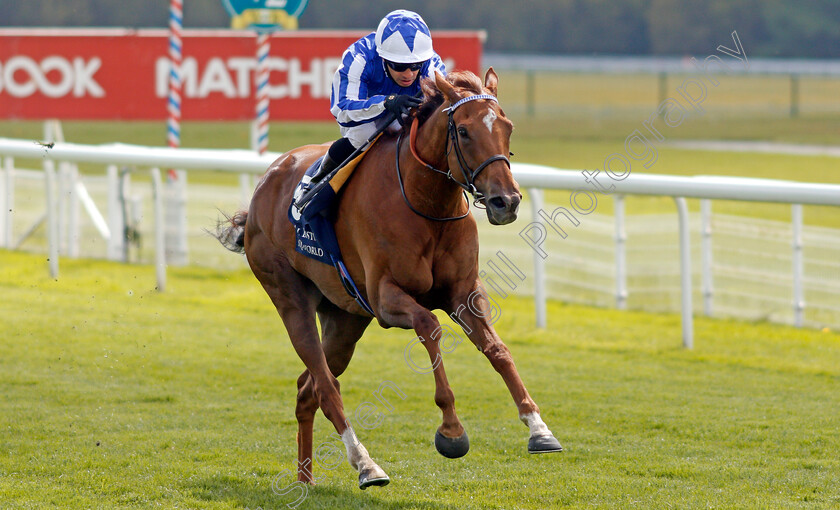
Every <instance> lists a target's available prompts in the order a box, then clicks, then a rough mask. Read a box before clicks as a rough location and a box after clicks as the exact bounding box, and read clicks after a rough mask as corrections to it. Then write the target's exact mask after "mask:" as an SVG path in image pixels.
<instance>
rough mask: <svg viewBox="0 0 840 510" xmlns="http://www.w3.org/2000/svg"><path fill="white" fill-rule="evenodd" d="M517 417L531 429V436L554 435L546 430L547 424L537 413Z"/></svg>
mask: <svg viewBox="0 0 840 510" xmlns="http://www.w3.org/2000/svg"><path fill="white" fill-rule="evenodd" d="M519 419H520V420H522V422H523V423H524V424H525V425H528V428H529V429H531V437H536V436H553V435H554V434H552V433H551V431H550V430H548V426H547V425H546V424H545V422H543V421H542V418H540V414H539V413H528V414H523V415H521V416H519Z"/></svg>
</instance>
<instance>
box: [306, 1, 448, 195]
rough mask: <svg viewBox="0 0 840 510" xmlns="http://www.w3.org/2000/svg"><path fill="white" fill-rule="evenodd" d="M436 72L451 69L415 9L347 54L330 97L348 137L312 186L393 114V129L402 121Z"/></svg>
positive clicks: (391, 19)
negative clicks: (425, 81)
mask: <svg viewBox="0 0 840 510" xmlns="http://www.w3.org/2000/svg"><path fill="white" fill-rule="evenodd" d="M435 71H439V72H440V73H441V74H444V75H445V74H446V67H445V66H444V64H443V61H442V60H441V58H440V56H439V55H438V54H437V53H435V51H434V49H433V48H432V36H431V33H430V32H429V27H428V26H427V25H426V22H425V21H423V18H421V17H420V15H419V14H417V13H415V12H411V11H407V10H403V9H400V10H396V11H393V12H391V13H389V14H388V15H387V16H385V17H384V18H382V21H380V22H379V27H378V28H377V29H376V32H373V33H370V34H368V35H366V36H365V37H362V38H361V39H359V40H358V41H356V42H355V43H353V44H352V45H350V47H349V48H347V50H346V51H345V52H344V54H343V55H342V57H341V66H340V67H339V68H338V70H337V71H336V72H335V76H334V77H333V83H332V93H331V95H330V111H331V112H332V114H333V116H334V117H335V119H336V121H337V122H338V126H339V129H340V131H341V136H342V138H339V139H338V140H336V141H335V142H333V144H332V145H331V146H330V148H329V150H328V151H327V154H326V156H324V159H323V161H322V162H321V167H320V168H319V169H318V171H317V172H316V174H315V175H314V176H313V177H312V181H311V184H310V186H309V189H312V187H313V186H314V184H315V183H316V182H317V181H320V180H321V179H323V178H324V176H326V175H328V174H329V173H330V172H332V171H333V170H334V169H335V168H336V167H338V165H340V164H341V163H343V162H344V160H345V159H347V158H348V157H349V156H350V155H351V154H353V152H354V151H355V150H357V149H360V148H363V147H364V145H365V142H367V140H368V138H370V137H371V135H373V134H374V133H375V132H376V131H377V130H379V129H380V128H382V127H383V126H384V124H385V123H386V122H388V120H389V118H390V116H389V113H392V114H394V115H395V116H396V119H397V120H395V121H394V123H393V127H397V123H398V122H399V123H402V120H403V116H404V115H406V114H407V113H408V111H409V110H410V109H411V108H413V107H415V106H417V105H419V104H420V102H421V99H420V98H421V97H422V91H421V89H420V78H432V79H433V78H434V73H435ZM305 196H306V195H304V197H305ZM304 197H301V198H302V199H303V200H302V202H303V203H305V202H306V200H305V198H304Z"/></svg>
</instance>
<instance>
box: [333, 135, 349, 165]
mask: <svg viewBox="0 0 840 510" xmlns="http://www.w3.org/2000/svg"><path fill="white" fill-rule="evenodd" d="M355 150H356V146H354V145H353V142H352V141H351V140H350V139H349V138H339V139H338V140H336V141H334V142H333V144H332V145H330V148H329V150H327V154H329V156H330V159H332V160H333V161H335V162H336V163H338V164H341V163H342V162H343V161H344V160H345V159H347V158H348V157H349V156H350V155H351V154H353V151H355Z"/></svg>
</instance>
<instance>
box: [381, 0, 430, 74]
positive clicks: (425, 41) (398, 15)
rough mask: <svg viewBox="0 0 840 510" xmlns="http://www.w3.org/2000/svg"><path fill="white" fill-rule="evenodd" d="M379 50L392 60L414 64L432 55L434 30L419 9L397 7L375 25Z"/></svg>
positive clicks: (382, 55) (383, 55)
mask: <svg viewBox="0 0 840 510" xmlns="http://www.w3.org/2000/svg"><path fill="white" fill-rule="evenodd" d="M374 41H375V43H376V51H377V53H379V56H380V57H382V58H383V59H385V60H390V61H391V62H398V63H402V64H413V63H415V62H423V61H426V60H429V59H430V58H432V56H433V55H434V54H435V51H434V49H432V34H431V33H430V32H429V27H428V26H426V22H425V21H423V18H421V17H420V15H419V14H417V13H416V12H411V11H407V10H405V9H398V10H396V11H393V12H390V13H388V15H387V16H385V17H384V18H382V21H380V22H379V27H377V29H376V38H375V39H374Z"/></svg>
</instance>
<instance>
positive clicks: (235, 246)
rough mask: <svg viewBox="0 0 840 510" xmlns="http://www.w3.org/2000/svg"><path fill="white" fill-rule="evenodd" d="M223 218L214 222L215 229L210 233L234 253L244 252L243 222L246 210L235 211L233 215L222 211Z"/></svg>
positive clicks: (246, 217)
mask: <svg viewBox="0 0 840 510" xmlns="http://www.w3.org/2000/svg"><path fill="white" fill-rule="evenodd" d="M222 215H223V216H224V219H223V220H218V221H217V222H216V231H215V232H210V234H211V235H212V236H213V237H215V238H216V239H218V240H219V242H220V243H222V246H224V247H225V248H227V249H228V250H230V251H232V252H234V253H245V222H246V221H247V220H248V211H237V212H236V213H234V215H233V216H228V215H227V214H225V213H222Z"/></svg>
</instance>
